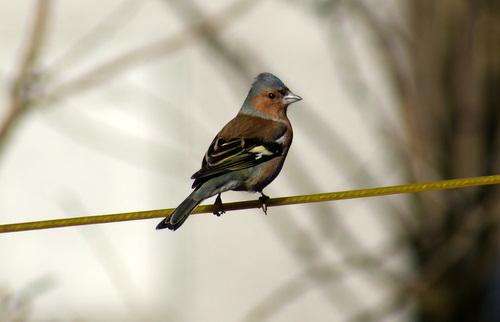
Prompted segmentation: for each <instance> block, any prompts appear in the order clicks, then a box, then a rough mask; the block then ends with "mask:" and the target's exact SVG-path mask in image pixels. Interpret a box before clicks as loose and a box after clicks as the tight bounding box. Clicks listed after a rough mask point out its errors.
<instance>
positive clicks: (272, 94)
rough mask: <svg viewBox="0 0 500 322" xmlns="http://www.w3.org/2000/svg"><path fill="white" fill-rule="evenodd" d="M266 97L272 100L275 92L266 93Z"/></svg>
mask: <svg viewBox="0 0 500 322" xmlns="http://www.w3.org/2000/svg"><path fill="white" fill-rule="evenodd" d="M267 97H269V98H270V99H272V100H273V99H275V98H276V94H274V93H269V94H267Z"/></svg>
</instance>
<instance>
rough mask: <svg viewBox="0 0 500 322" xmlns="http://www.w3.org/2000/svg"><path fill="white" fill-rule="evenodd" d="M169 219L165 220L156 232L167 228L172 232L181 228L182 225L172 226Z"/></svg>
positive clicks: (157, 227)
mask: <svg viewBox="0 0 500 322" xmlns="http://www.w3.org/2000/svg"><path fill="white" fill-rule="evenodd" d="M168 219H169V217H167V218H165V219H163V220H162V221H161V222H160V223H159V224H158V226H156V230H160V229H165V228H168V229H170V230H172V231H174V230H176V229H177V228H179V226H180V225H172V224H171V223H170V221H169V220H168Z"/></svg>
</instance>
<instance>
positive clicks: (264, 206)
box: [259, 191, 270, 215]
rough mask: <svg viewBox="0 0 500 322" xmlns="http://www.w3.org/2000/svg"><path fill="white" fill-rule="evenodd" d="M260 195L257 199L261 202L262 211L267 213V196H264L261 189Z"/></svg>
mask: <svg viewBox="0 0 500 322" xmlns="http://www.w3.org/2000/svg"><path fill="white" fill-rule="evenodd" d="M260 194H261V195H262V196H261V197H260V198H259V200H260V201H261V202H262V211H263V212H264V213H265V214H266V215H267V205H266V201H267V200H269V199H270V198H269V196H266V195H265V194H264V193H263V192H262V191H261V192H260Z"/></svg>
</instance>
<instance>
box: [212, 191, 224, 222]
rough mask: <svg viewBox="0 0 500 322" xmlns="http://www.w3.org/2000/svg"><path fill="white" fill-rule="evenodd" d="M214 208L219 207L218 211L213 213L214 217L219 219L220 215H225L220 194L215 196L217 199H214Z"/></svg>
mask: <svg viewBox="0 0 500 322" xmlns="http://www.w3.org/2000/svg"><path fill="white" fill-rule="evenodd" d="M214 206H219V211H214V212H213V214H214V215H216V216H217V217H220V215H222V214H224V213H226V211H225V210H224V204H223V203H222V199H221V197H220V193H219V195H218V196H217V198H215V203H214Z"/></svg>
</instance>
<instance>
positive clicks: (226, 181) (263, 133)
mask: <svg viewBox="0 0 500 322" xmlns="http://www.w3.org/2000/svg"><path fill="white" fill-rule="evenodd" d="M301 99H302V98H301V97H300V96H298V95H295V94H294V93H292V92H291V91H290V90H289V89H288V87H286V86H285V84H283V82H282V81H281V80H280V79H279V78H277V77H276V76H274V75H272V74H270V73H262V74H260V75H258V76H257V77H256V78H255V81H254V82H253V84H252V87H251V88H250V91H249V92H248V95H247V97H246V99H245V101H244V102H243V106H242V107H241V109H240V111H239V113H238V114H237V115H236V117H235V118H234V119H232V120H231V121H230V122H229V123H227V124H226V126H224V127H223V128H222V130H221V131H220V132H219V134H217V136H216V137H215V138H214V140H213V141H212V144H210V147H209V148H208V151H207V153H206V154H205V157H204V158H203V161H202V165H201V169H200V170H199V171H198V172H196V173H195V174H193V176H192V177H191V179H194V183H193V186H192V188H193V189H194V190H193V192H192V193H191V194H190V195H189V196H188V197H187V198H186V199H185V200H184V201H183V202H182V203H181V204H180V205H179V206H178V207H177V208H176V209H175V210H174V211H173V212H172V213H171V214H170V215H169V216H168V217H166V218H165V219H163V220H162V221H161V222H160V223H159V224H158V226H157V227H156V229H163V228H168V229H171V230H176V229H177V228H179V227H180V226H181V225H182V224H183V223H184V221H186V219H187V217H188V216H189V215H190V214H191V212H192V211H193V209H194V208H195V207H196V206H197V205H198V204H200V202H202V201H203V200H205V199H207V198H210V197H212V196H215V195H218V196H217V198H216V202H215V204H216V205H219V207H220V211H219V212H218V213H214V214H216V215H220V214H222V213H224V208H223V205H222V200H221V198H220V194H221V193H222V192H225V191H228V190H236V191H249V192H259V193H260V194H261V195H262V197H261V200H262V209H263V210H264V212H266V209H267V207H266V205H265V201H266V200H267V199H268V198H269V197H267V196H266V195H264V193H263V192H262V190H263V189H264V188H265V187H266V186H267V185H268V184H269V183H271V181H273V180H274V179H275V178H276V176H277V175H278V174H279V172H280V171H281V168H282V167H283V163H284V162H285V158H286V155H287V153H288V149H289V148H290V145H291V144H292V136H293V132H292V125H291V124H290V121H289V120H288V117H287V108H288V106H289V105H290V104H292V103H294V102H297V101H300V100H301Z"/></svg>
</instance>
